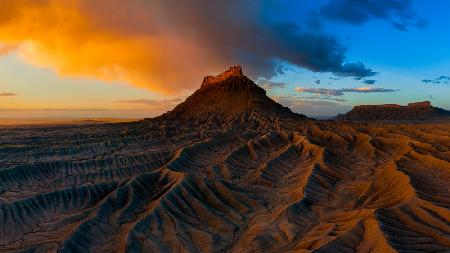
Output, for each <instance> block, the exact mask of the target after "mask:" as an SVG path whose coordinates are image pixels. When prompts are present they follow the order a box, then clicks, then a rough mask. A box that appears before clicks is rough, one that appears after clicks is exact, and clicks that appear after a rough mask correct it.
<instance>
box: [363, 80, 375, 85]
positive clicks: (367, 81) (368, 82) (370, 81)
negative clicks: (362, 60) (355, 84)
mask: <svg viewBox="0 0 450 253" xmlns="http://www.w3.org/2000/svg"><path fill="white" fill-rule="evenodd" d="M376 82H377V80H364V81H363V83H365V84H369V85H371V84H375V83H376Z"/></svg>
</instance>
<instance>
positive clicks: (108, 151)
mask: <svg viewBox="0 0 450 253" xmlns="http://www.w3.org/2000/svg"><path fill="white" fill-rule="evenodd" d="M235 70H236V69H235ZM235 70H233V69H232V71H231V72H232V74H230V75H228V74H225V75H219V78H216V77H214V78H207V79H208V81H207V82H206V83H205V82H204V85H203V86H202V87H201V88H200V89H199V90H198V91H196V92H195V93H194V94H193V95H192V96H191V97H189V98H188V99H187V100H186V101H185V102H184V103H182V104H180V105H179V106H178V107H177V108H175V109H174V110H173V111H171V112H169V113H167V114H164V115H162V116H160V117H157V118H154V119H147V120H144V121H140V122H134V123H122V124H106V125H92V126H61V127H51V126H47V127H34V128H26V127H22V128H3V129H1V130H0V251H1V252H445V251H448V250H449V248H450V239H449V234H450V210H449V209H450V192H449V190H448V188H449V187H448V186H449V185H450V126H449V125H446V124H428V125H426V124H420V125H412V124H411V125H407V124H397V125H380V124H377V125H371V124H355V123H349V122H331V121H330V122H326V121H323V122H318V121H313V120H310V119H307V118H306V117H304V116H302V115H298V114H294V113H292V112H291V111H290V110H289V109H287V108H285V107H282V106H281V105H279V104H277V103H276V102H274V101H272V100H271V99H269V98H268V97H267V96H266V95H265V92H264V90H262V89H261V88H259V87H258V86H257V85H255V84H254V83H253V82H252V81H251V80H249V79H248V78H246V77H245V76H244V75H243V74H242V71H235ZM238 72H240V73H238ZM225 73H227V72H225ZM236 73H238V74H236ZM205 80H206V79H205ZM211 80H214V82H211ZM216 80H217V81H216Z"/></svg>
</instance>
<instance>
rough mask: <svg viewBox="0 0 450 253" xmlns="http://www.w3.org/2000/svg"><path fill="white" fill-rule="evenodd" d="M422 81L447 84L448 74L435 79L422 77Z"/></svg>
mask: <svg viewBox="0 0 450 253" xmlns="http://www.w3.org/2000/svg"><path fill="white" fill-rule="evenodd" d="M422 82H423V83H432V84H441V83H443V84H448V83H450V76H440V77H438V78H435V79H423V80H422Z"/></svg>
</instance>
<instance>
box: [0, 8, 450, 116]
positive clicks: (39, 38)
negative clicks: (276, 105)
mask: <svg viewBox="0 0 450 253" xmlns="http://www.w3.org/2000/svg"><path fill="white" fill-rule="evenodd" d="M5 1H6V2H5V3H6V5H5V8H11V9H10V10H9V11H7V12H2V13H1V14H0V21H2V22H0V118H2V117H3V118H15V117H121V118H142V117H152V116H156V115H158V114H160V113H163V112H165V111H167V110H169V109H171V108H173V107H174V106H175V105H176V104H177V103H178V102H179V101H182V100H183V99H184V98H185V97H186V96H188V95H189V94H191V93H192V92H193V91H195V89H197V88H198V87H199V86H200V84H201V80H202V77H203V76H205V75H211V74H217V73H220V72H221V71H223V70H225V69H227V68H228V67H229V66H231V65H234V64H241V65H242V66H243V68H244V72H245V73H247V74H248V76H249V77H251V78H252V79H253V80H255V81H256V82H257V83H258V84H260V85H261V86H263V87H264V88H266V89H267V91H268V94H269V96H271V97H272V98H273V99H275V100H277V101H279V102H280V103H282V104H284V105H286V106H289V107H291V109H293V110H294V111H296V112H299V113H303V114H306V115H308V116H332V115H336V114H337V113H344V112H346V111H348V110H349V109H351V107H353V106H355V105H359V104H383V103H398V104H407V103H409V102H416V101H424V100H430V101H431V102H432V104H433V105H435V106H439V107H442V108H445V109H450V99H449V98H450V82H449V78H448V76H450V71H449V69H450V50H449V47H448V45H450V17H449V16H448V13H447V12H448V10H449V9H450V2H448V1H444V0H434V1H431V0H430V1H419V0H377V1H375V0H358V1H357V0H320V1H288V0H282V1H273V0H268V1H261V2H259V1H247V0H243V1H227V2H214V1H213V2H210V1H206V0H193V1H185V2H181V3H180V2H179V1H174V0H168V1H164V2H149V1H144V0H132V1H127V2H126V3H125V2H121V1H119V0H112V1H109V2H91V1H87V0H80V1H67V2H58V1H55V2H44V1H43V2H39V3H37V2H33V1H31V0H29V1H27V0H24V1H20V2H17V1H13V0H5ZM68 3H70V4H68ZM106 8H107V9H108V11H105V9H106ZM17 10H21V11H20V12H19V11H17ZM55 10H57V11H55ZM124 10H125V11H124ZM6 13H8V14H9V15H10V16H14V19H9V18H8V17H7V16H4V15H6ZM2 15H3V16H2ZM11 20H13V21H11ZM49 23H52V24H54V25H52V26H49V25H48V24H49ZM31 31H32V32H31ZM423 80H429V81H425V82H424V81H423Z"/></svg>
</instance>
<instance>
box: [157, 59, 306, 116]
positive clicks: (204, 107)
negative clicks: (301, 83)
mask: <svg viewBox="0 0 450 253" xmlns="http://www.w3.org/2000/svg"><path fill="white" fill-rule="evenodd" d="M279 117H282V118H286V117H295V118H298V119H301V118H303V119H305V118H306V117H305V116H303V115H300V114H295V113H293V112H292V111H291V110H290V109H289V108H287V107H284V106H282V105H280V104H278V103H277V102H275V101H273V100H272V99H271V98H269V97H268V96H267V95H266V91H265V90H264V89H263V88H261V87H259V86H258V85H256V84H255V83H254V82H253V81H252V80H250V79H249V78H248V77H246V76H245V75H244V74H243V72H242V68H241V66H234V67H231V68H230V69H228V70H227V71H225V72H223V73H221V74H219V75H217V76H206V77H205V78H204V79H203V82H202V84H201V86H200V89H198V90H197V91H195V92H194V94H192V95H191V96H189V97H188V98H187V99H186V101H185V102H183V103H181V104H179V105H178V106H177V107H175V109H173V110H172V111H170V112H168V113H166V114H164V115H162V116H161V119H164V120H177V121H184V122H186V123H190V124H198V123H207V124H210V123H216V124H220V125H222V124H237V123H248V121H260V123H262V122H263V121H266V123H268V122H270V121H274V120H275V119H276V118H279Z"/></svg>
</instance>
